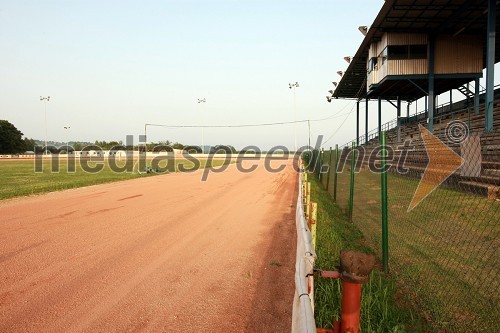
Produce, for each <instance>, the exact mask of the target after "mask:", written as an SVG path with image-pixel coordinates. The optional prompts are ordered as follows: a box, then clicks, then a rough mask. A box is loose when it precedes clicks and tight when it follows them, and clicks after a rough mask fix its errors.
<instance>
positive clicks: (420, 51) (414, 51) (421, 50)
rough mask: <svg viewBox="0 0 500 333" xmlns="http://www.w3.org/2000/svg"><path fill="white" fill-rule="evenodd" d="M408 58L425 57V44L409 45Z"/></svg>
mask: <svg viewBox="0 0 500 333" xmlns="http://www.w3.org/2000/svg"><path fill="white" fill-rule="evenodd" d="M409 57H410V59H427V45H425V44H424V45H410V55H409Z"/></svg>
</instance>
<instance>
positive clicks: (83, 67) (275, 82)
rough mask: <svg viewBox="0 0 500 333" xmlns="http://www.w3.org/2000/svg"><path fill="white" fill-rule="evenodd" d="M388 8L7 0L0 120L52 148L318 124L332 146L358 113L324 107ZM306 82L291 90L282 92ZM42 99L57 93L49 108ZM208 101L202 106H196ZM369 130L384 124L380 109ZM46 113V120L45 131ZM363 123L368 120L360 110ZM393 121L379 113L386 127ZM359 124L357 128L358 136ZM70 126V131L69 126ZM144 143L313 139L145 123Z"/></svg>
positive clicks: (361, 0)
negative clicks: (368, 29) (367, 31)
mask: <svg viewBox="0 0 500 333" xmlns="http://www.w3.org/2000/svg"><path fill="white" fill-rule="evenodd" d="M383 3H384V1H381V0H377V1H374V0H358V1H356V5H352V2H348V1H340V0H330V1H318V0H301V1H298V0H266V1H261V0H203V1H201V0H162V1H160V0H158V1H151V0H143V1H128V0H119V1H118V0H85V1H77V0H64V1H63V0H59V1H55V0H52V1H48V0H36V1H24V0H12V1H10V0H9V1H7V0H0V45H1V47H2V51H1V52H0V119H6V120H8V121H10V122H11V123H13V124H14V125H15V126H16V127H17V128H18V129H19V130H21V131H22V132H23V133H24V135H25V136H26V137H29V138H34V139H39V140H43V139H44V138H45V135H46V133H47V138H48V140H49V141H60V142H64V141H90V142H94V141H95V140H106V141H111V140H115V141H119V140H122V141H125V137H126V135H133V136H134V138H135V139H134V140H135V141H137V140H138V136H139V135H140V134H144V132H145V124H146V123H148V124H162V125H170V126H172V125H188V126H193V125H194V126H214V125H241V124H262V123H273V122H290V121H294V120H305V119H311V120H317V119H324V118H329V119H326V120H322V121H311V122H310V125H311V130H310V133H311V134H310V136H311V137H312V139H311V140H312V141H313V142H314V141H315V140H316V137H317V136H318V135H324V141H326V140H328V141H326V142H324V145H325V147H329V146H334V145H335V144H336V143H337V144H340V145H342V144H345V143H346V142H348V141H350V140H353V139H354V137H355V119H356V112H355V104H354V102H352V101H342V100H335V101H333V102H332V103H327V102H326V98H325V96H326V95H327V94H328V93H327V91H328V90H330V89H332V88H333V85H332V81H339V79H340V77H339V76H338V75H337V71H339V70H345V69H346V68H347V66H348V63H347V62H346V61H345V60H344V59H343V58H344V57H345V56H352V55H354V53H355V52H356V50H357V49H358V46H359V44H360V43H361V41H362V39H363V35H362V34H361V33H360V32H359V31H358V26H360V25H370V24H371V23H372V22H373V20H374V18H375V16H376V14H377V13H378V11H379V10H380V8H381V7H382V5H383ZM292 82H299V87H298V88H296V89H295V97H294V90H293V89H289V87H288V84H289V83H292ZM40 96H50V101H49V102H47V103H46V105H45V103H44V102H42V101H40ZM203 98H204V99H206V103H198V102H197V100H198V99H203ZM372 104H373V107H372V110H371V113H370V120H369V128H370V129H373V128H374V127H375V125H376V109H375V102H373V103H372ZM45 106H46V115H47V122H45ZM361 113H362V114H364V111H362V112H361ZM395 117H396V110H395V109H394V108H393V107H390V106H384V109H383V119H382V120H383V122H386V121H389V120H391V119H393V118H395ZM364 121H365V120H364V117H361V122H360V125H361V128H364ZM64 127H70V128H69V129H64ZM146 130H147V135H148V142H152V141H153V142H157V141H160V140H170V141H177V142H181V143H184V144H201V142H202V141H203V142H204V143H205V144H209V145H216V144H230V145H233V146H235V147H237V148H243V147H244V146H247V145H257V146H259V147H261V149H269V148H270V147H272V146H276V145H285V146H287V147H289V148H292V147H294V145H295V142H297V146H302V145H305V144H307V142H308V138H309V129H308V125H307V122H304V123H299V124H297V125H293V124H288V125H281V126H262V127H249V128H205V129H203V130H202V129H201V128H169V127H156V126H147V128H146Z"/></svg>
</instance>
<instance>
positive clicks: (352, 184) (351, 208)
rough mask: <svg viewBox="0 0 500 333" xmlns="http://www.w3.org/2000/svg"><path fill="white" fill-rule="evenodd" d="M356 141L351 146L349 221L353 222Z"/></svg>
mask: <svg viewBox="0 0 500 333" xmlns="http://www.w3.org/2000/svg"><path fill="white" fill-rule="evenodd" d="M355 145H356V142H353V143H352V146H351V186H350V191H349V222H352V210H353V208H354V169H355V168H356V150H355Z"/></svg>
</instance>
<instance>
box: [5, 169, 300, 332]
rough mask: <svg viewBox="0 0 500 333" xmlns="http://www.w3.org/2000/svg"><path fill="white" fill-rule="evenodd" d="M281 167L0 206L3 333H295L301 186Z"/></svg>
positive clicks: (179, 177) (177, 177) (133, 183)
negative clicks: (297, 217) (273, 170)
mask: <svg viewBox="0 0 500 333" xmlns="http://www.w3.org/2000/svg"><path fill="white" fill-rule="evenodd" d="M244 163H245V164H246V165H250V162H248V161H247V162H244ZM251 163H257V162H251ZM280 163H286V164H287V168H286V169H285V170H284V171H282V172H280V173H269V172H267V171H265V169H264V168H263V163H259V167H258V169H257V170H256V171H254V172H252V173H241V172H239V171H237V170H236V166H235V165H231V166H230V167H229V169H228V170H227V171H226V172H224V173H221V174H214V173H211V174H210V175H209V178H208V181H207V182H201V181H200V179H201V172H195V173H189V174H173V175H164V176H155V177H149V178H143V179H135V180H130V181H124V182H119V183H112V184H104V185H98V186H92V187H86V188H80V189H75V190H67V191H63V192H54V193H49V194H46V195H40V196H36V197H28V198H18V199H13V200H7V201H3V202H0V267H1V270H0V332H146V331H147V332H289V331H290V327H291V311H292V300H293V294H294V260H295V246H296V245H295V243H296V236H295V222H294V217H295V201H296V198H297V177H296V173H295V172H294V171H293V170H292V168H291V161H284V162H283V161H280Z"/></svg>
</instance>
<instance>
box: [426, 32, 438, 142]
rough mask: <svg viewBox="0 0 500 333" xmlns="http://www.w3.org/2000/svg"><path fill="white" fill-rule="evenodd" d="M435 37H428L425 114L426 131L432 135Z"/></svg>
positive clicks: (434, 100)
mask: <svg viewBox="0 0 500 333" xmlns="http://www.w3.org/2000/svg"><path fill="white" fill-rule="evenodd" d="M434 42H435V37H434V36H432V35H431V36H429V101H428V102H429V108H428V113H427V119H428V123H427V129H428V130H429V132H431V133H433V128H434V108H435V102H436V99H435V96H434V54H435V43H434Z"/></svg>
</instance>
